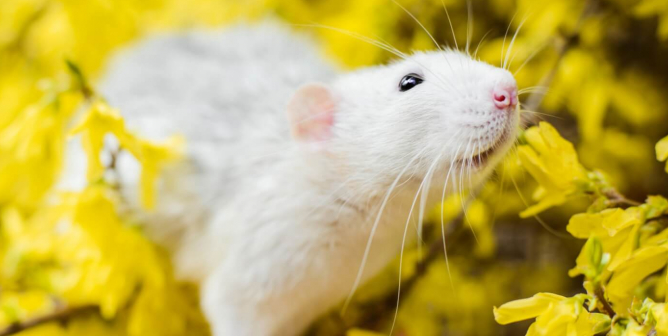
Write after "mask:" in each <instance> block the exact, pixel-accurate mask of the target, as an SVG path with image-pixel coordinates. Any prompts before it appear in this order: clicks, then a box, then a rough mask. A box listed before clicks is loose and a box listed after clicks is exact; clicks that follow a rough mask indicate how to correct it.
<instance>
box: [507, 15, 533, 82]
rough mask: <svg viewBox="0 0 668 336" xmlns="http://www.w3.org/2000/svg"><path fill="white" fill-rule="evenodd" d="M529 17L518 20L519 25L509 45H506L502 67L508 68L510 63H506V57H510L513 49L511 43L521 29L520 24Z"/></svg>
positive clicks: (513, 42)
mask: <svg viewBox="0 0 668 336" xmlns="http://www.w3.org/2000/svg"><path fill="white" fill-rule="evenodd" d="M528 18H529V17H528V16H527V17H525V18H524V19H523V20H522V22H520V25H519V26H518V27H517V30H516V31H515V35H513V39H512V40H510V45H508V52H506V58H505V59H504V60H503V68H504V69H508V68H509V67H510V64H508V58H509V57H510V54H511V53H512V50H513V44H515V39H517V34H518V33H519V32H520V30H522V26H523V25H524V23H525V22H526V21H527V19H528Z"/></svg>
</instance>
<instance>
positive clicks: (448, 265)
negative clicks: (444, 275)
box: [441, 144, 462, 294]
mask: <svg viewBox="0 0 668 336" xmlns="http://www.w3.org/2000/svg"><path fill="white" fill-rule="evenodd" d="M461 147H462V145H461V144H460V145H459V147H457V150H456V151H455V157H457V156H458V155H459V150H460V149H461ZM454 165H455V163H454V162H452V163H450V168H448V174H447V175H446V176H445V182H444V183H443V193H442V194H441V238H443V255H444V257H445V267H446V269H447V271H448V277H449V278H450V286H451V287H452V292H453V294H456V293H457V292H456V291H455V285H454V281H453V279H452V273H451V272H450V261H449V260H448V247H447V244H446V242H445V220H444V215H445V213H444V211H445V207H444V204H443V203H444V202H445V191H446V189H447V186H448V180H449V179H450V173H451V172H452V167H453V166H454ZM452 181H453V182H454V178H453V180H452Z"/></svg>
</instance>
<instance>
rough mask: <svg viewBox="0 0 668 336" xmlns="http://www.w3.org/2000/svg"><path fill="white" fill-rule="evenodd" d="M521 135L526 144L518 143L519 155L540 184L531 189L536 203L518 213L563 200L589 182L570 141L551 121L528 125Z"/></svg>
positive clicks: (533, 211)
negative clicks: (532, 125) (533, 125)
mask: <svg viewBox="0 0 668 336" xmlns="http://www.w3.org/2000/svg"><path fill="white" fill-rule="evenodd" d="M524 139H525V140H526V142H527V144H526V145H521V146H519V147H518V154H519V159H520V161H521V163H522V165H523V166H524V167H525V168H526V170H527V171H529V173H530V174H531V176H533V178H535V179H536V181H537V182H538V183H539V184H540V187H539V188H538V189H537V190H536V192H535V193H534V199H536V200H538V203H537V204H535V205H533V206H531V207H529V208H528V209H526V210H524V211H522V212H521V213H520V216H521V217H529V216H533V215H536V214H537V213H539V212H541V211H543V210H545V209H547V208H549V207H552V206H555V205H559V204H563V203H564V202H566V199H567V198H568V197H569V196H571V195H573V194H575V193H576V192H577V191H578V190H582V189H583V188H585V187H586V186H587V185H588V184H591V179H590V178H589V177H588V172H587V170H586V169H585V168H584V167H582V165H581V164H580V162H579V161H578V156H577V153H576V152H575V149H574V148H573V145H572V144H571V143H570V142H568V141H566V140H565V139H564V138H562V137H561V136H560V135H559V133H558V132H557V131H556V130H555V129H554V127H552V126H551V125H550V124H548V123H545V122H541V123H540V124H539V126H537V127H532V128H529V129H527V130H526V131H525V132H524Z"/></svg>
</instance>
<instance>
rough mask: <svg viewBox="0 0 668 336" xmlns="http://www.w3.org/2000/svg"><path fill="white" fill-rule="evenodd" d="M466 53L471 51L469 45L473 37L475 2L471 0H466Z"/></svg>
mask: <svg viewBox="0 0 668 336" xmlns="http://www.w3.org/2000/svg"><path fill="white" fill-rule="evenodd" d="M466 12H467V18H466V54H468V55H469V56H471V54H470V53H469V46H470V45H471V38H473V3H472V2H471V0H466Z"/></svg>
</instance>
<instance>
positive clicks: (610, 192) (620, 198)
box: [603, 188, 642, 207]
mask: <svg viewBox="0 0 668 336" xmlns="http://www.w3.org/2000/svg"><path fill="white" fill-rule="evenodd" d="M603 195H604V196H605V197H607V198H608V202H609V203H608V205H611V206H612V207H614V206H616V205H628V206H639V205H641V204H642V203H640V202H637V201H634V200H632V199H628V198H626V196H624V195H622V194H621V193H620V192H619V191H617V189H615V188H607V189H606V190H605V191H604V192H603Z"/></svg>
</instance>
